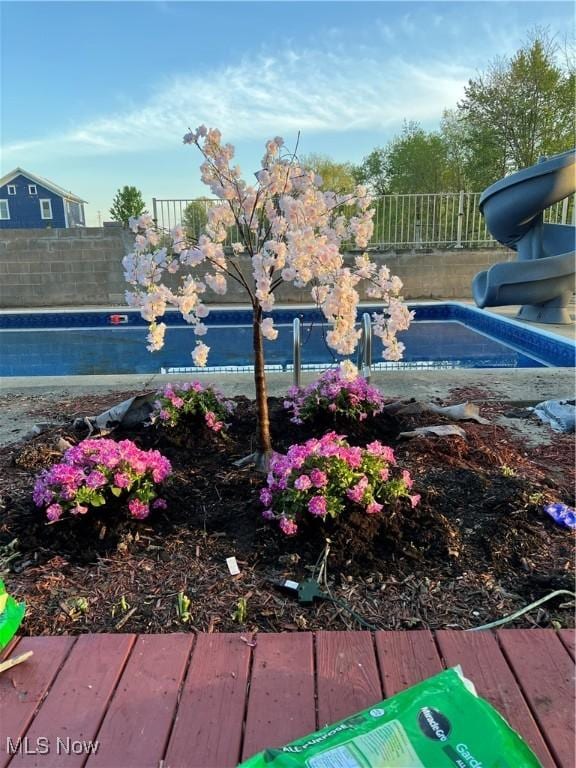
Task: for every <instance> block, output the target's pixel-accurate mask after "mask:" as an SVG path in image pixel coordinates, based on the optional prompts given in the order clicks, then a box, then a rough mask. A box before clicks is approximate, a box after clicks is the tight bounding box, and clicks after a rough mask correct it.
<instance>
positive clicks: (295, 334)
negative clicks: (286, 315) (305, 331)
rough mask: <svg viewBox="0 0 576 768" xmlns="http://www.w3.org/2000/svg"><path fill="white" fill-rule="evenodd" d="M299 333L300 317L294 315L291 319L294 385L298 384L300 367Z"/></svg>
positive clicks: (297, 385)
mask: <svg viewBox="0 0 576 768" xmlns="http://www.w3.org/2000/svg"><path fill="white" fill-rule="evenodd" d="M300 347H301V334H300V318H299V317H295V318H294V320H292V351H293V357H294V386H295V387H299V386H300V369H301V354H300V353H301V349H300Z"/></svg>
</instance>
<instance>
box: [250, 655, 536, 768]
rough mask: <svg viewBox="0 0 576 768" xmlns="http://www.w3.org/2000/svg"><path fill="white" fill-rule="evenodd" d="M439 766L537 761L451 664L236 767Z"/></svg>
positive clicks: (486, 767) (505, 766) (511, 765)
mask: <svg viewBox="0 0 576 768" xmlns="http://www.w3.org/2000/svg"><path fill="white" fill-rule="evenodd" d="M444 767H446V768H540V763H539V762H538V760H537V759H536V757H535V755H534V754H533V753H532V751H531V750H530V749H529V748H528V746H527V745H526V743H525V742H524V741H523V740H522V739H521V738H520V736H519V735H518V734H517V733H516V732H515V731H513V730H512V729H511V728H510V726H509V725H508V723H507V722H506V721H505V720H504V719H503V718H502V717H501V716H500V715H499V714H498V712H497V711H496V710H495V709H494V707H492V706H491V705H490V704H488V702H487V701H484V700H483V699H481V698H480V697H479V696H478V695H477V694H476V691H475V690H474V686H473V685H472V683H471V682H470V681H469V680H466V678H464V677H463V676H462V674H461V671H460V668H459V667H455V668H454V669H447V670H445V671H444V672H441V673H440V674H439V675H436V676H435V677H431V678H429V679H428V680H424V681H423V682H422V683H419V684H418V685H414V686H413V687H412V688H408V689H407V690H405V691H402V692H401V693H398V694H397V695H396V696H392V697H390V698H389V699H386V701H382V702H380V703H379V704H376V705H375V706H373V707H371V708H370V709H365V710H364V711H363V712H359V713H358V714H357V715H353V716H352V717H347V718H346V719H345V720H341V721H340V722H339V723H336V724H334V725H328V726H327V727H326V728H323V729H322V730H321V731H318V732H317V733H314V734H311V735H309V736H305V737H304V738H303V739H298V741H294V742H292V743H291V744H288V745H287V746H285V747H282V748H280V749H267V750H265V751H264V752H260V753H259V754H257V755H254V756H253V757H251V758H249V759H248V760H246V761H245V762H244V763H242V768H444Z"/></svg>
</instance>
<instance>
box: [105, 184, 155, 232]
mask: <svg viewBox="0 0 576 768" xmlns="http://www.w3.org/2000/svg"><path fill="white" fill-rule="evenodd" d="M145 209H146V205H145V203H144V200H143V198H142V193H141V192H140V191H139V190H138V189H136V187H122V189H119V190H118V191H117V192H116V197H115V198H114V200H113V201H112V208H110V216H112V219H113V220H114V221H121V222H122V224H123V226H124V227H128V222H129V220H130V219H131V218H138V216H141V215H142V214H143V213H145Z"/></svg>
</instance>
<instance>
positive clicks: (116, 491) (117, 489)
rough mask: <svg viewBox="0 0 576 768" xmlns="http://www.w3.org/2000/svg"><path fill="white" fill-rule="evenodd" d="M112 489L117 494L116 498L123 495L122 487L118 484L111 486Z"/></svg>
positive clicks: (114, 494) (113, 493)
mask: <svg viewBox="0 0 576 768" xmlns="http://www.w3.org/2000/svg"><path fill="white" fill-rule="evenodd" d="M110 491H111V493H112V495H113V496H116V498H118V496H121V495H122V488H118V486H116V485H113V486H112V488H110Z"/></svg>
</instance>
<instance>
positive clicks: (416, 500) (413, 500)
mask: <svg viewBox="0 0 576 768" xmlns="http://www.w3.org/2000/svg"><path fill="white" fill-rule="evenodd" d="M408 498H409V499H410V504H411V505H412V509H414V507H417V506H418V504H419V503H420V499H421V498H422V497H421V496H420V494H419V493H415V494H414V495H413V496H408Z"/></svg>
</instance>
